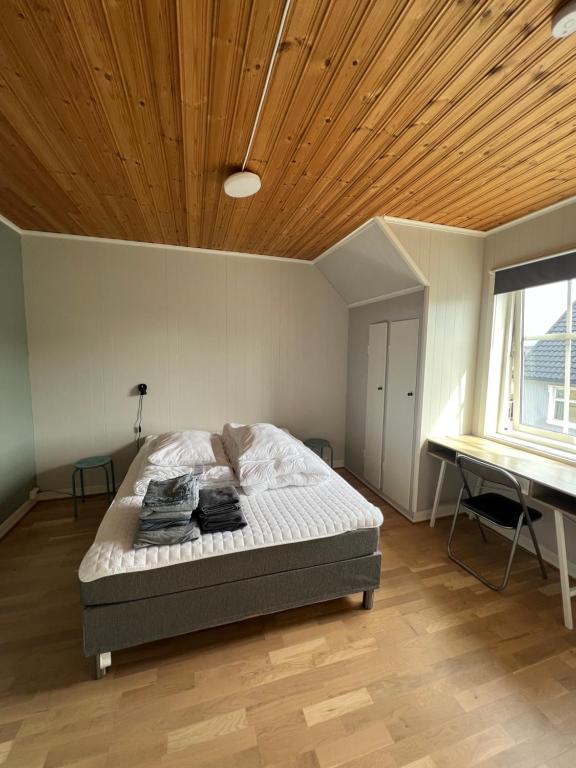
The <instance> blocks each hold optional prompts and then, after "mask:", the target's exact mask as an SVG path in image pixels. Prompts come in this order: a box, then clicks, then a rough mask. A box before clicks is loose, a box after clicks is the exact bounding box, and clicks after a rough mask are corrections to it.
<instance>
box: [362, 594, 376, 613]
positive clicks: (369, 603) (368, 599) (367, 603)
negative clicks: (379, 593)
mask: <svg viewBox="0 0 576 768" xmlns="http://www.w3.org/2000/svg"><path fill="white" fill-rule="evenodd" d="M373 607H374V590H373V589H367V590H365V592H364V597H363V598H362V608H364V610H365V611H371V610H372V608H373Z"/></svg>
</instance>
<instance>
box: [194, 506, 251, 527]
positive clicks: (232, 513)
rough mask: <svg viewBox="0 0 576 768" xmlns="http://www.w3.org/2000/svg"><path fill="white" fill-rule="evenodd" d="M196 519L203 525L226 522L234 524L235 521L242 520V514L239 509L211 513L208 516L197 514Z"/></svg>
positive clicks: (201, 513) (202, 513)
mask: <svg viewBox="0 0 576 768" xmlns="http://www.w3.org/2000/svg"><path fill="white" fill-rule="evenodd" d="M196 517H197V518H198V520H199V521H200V522H203V523H208V522H211V523H225V522H226V521H227V520H228V521H231V522H236V521H237V520H243V519H244V518H243V517H242V512H241V511H240V508H238V509H236V510H229V511H228V512H211V513H210V514H209V515H207V514H205V513H204V512H198V513H197V514H196Z"/></svg>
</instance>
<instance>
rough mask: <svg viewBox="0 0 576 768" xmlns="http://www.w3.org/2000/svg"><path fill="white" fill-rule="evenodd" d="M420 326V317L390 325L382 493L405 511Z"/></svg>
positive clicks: (409, 480) (412, 447)
mask: <svg viewBox="0 0 576 768" xmlns="http://www.w3.org/2000/svg"><path fill="white" fill-rule="evenodd" d="M419 328H420V322H419V320H399V321H397V322H393V323H390V329H389V345H388V380H387V394H386V417H385V422H384V461H383V466H382V493H383V494H384V495H385V496H386V497H387V498H388V499H390V501H391V502H392V503H396V504H397V505H398V506H399V507H401V508H402V509H404V510H406V511H408V510H409V508H410V491H411V486H412V468H413V463H414V420H415V416H416V414H415V405H416V378H417V373H418V336H419Z"/></svg>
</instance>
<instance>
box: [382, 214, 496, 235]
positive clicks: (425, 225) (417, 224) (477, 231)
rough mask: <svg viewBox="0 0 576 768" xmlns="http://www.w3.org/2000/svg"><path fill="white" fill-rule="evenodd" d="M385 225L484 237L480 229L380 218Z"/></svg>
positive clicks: (395, 218)
mask: <svg viewBox="0 0 576 768" xmlns="http://www.w3.org/2000/svg"><path fill="white" fill-rule="evenodd" d="M380 218H381V219H383V220H384V221H385V222H386V223H387V224H400V225H401V226H409V227H422V228H423V229H433V230H436V231H438V232H451V233H452V234H456V235H470V237H486V232H482V230H480V229H466V228H465V227H451V226H450V225H449V224H434V223H433V222H429V221H416V220H413V219H401V218H398V217H397V216H380Z"/></svg>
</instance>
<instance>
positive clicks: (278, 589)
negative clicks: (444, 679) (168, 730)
mask: <svg viewBox="0 0 576 768" xmlns="http://www.w3.org/2000/svg"><path fill="white" fill-rule="evenodd" d="M380 563H381V555H380V553H379V552H375V553H373V554H371V555H366V556H363V557H357V558H352V559H349V560H343V561H337V562H335V563H325V564H323V565H317V566H313V567H309V568H300V569H298V570H294V571H284V572H281V573H274V574H267V575H265V576H258V577H255V578H252V579H242V580H240V581H236V582H228V583H225V584H216V585H213V586H208V587H202V588H199V589H193V590H185V591H181V592H176V593H174V594H167V595H160V596H155V597H150V598H145V599H140V600H132V601H125V602H121V603H112V604H107V605H89V606H86V607H85V608H84V653H85V655H86V656H88V657H90V658H91V667H92V676H93V677H94V678H96V679H99V678H101V677H103V676H104V675H105V674H106V670H107V669H108V668H109V667H110V665H111V663H112V657H111V653H112V651H117V650H121V649H123V648H131V647H134V646H137V645H143V644H144V643H149V642H154V641H156V640H162V639H165V638H169V637H175V636H177V635H183V634H188V633H189V632H195V631H198V630H201V629H208V628H210V627H217V626H221V625H224V624H230V623H232V622H235V621H240V620H242V619H248V618H252V617H255V616H264V615H266V614H270V613H277V612H279V611H285V610H289V609H291V608H299V607H302V606H305V605H312V604H314V603H322V602H327V601H329V600H335V599H338V598H341V597H346V596H348V595H353V594H358V593H359V592H362V593H363V601H362V607H363V608H364V609H365V610H370V609H371V608H372V606H373V604H374V590H375V589H377V588H378V586H379V584H380Z"/></svg>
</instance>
